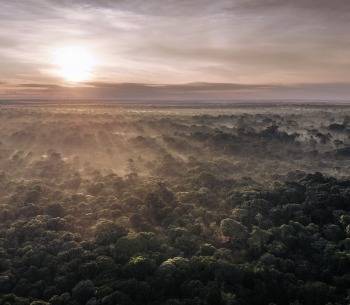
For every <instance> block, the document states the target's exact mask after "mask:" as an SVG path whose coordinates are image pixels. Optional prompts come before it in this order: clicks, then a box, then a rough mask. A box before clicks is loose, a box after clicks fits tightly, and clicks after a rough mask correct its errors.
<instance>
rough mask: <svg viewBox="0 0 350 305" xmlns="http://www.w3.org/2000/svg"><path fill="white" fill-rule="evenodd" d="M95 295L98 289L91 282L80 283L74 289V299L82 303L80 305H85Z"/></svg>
mask: <svg viewBox="0 0 350 305" xmlns="http://www.w3.org/2000/svg"><path fill="white" fill-rule="evenodd" d="M95 293H96V288H95V286H94V284H93V283H92V282H91V281H90V280H86V281H80V282H79V283H78V284H76V285H75V287H74V288H73V289H72V297H73V298H74V299H75V300H77V301H78V302H80V304H85V303H86V302H87V301H88V300H89V299H91V298H92V297H93V296H94V295H95Z"/></svg>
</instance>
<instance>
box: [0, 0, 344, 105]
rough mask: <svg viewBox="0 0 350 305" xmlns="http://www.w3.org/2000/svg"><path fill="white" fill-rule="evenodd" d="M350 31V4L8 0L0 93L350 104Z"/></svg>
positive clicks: (2, 11) (321, 0) (3, 2)
mask: <svg viewBox="0 0 350 305" xmlns="http://www.w3.org/2000/svg"><path fill="white" fill-rule="evenodd" d="M349 29H350V1H349V0H331V1H330V0H230V1H229V0H217V1H212V0H147V1H144V0H115V1H111V0H96V1H92V0H90V1H83V0H75V1H68V0H46V1H44V0H21V1H20V0H11V1H9V0H0V99H22V98H23V99H25V98H43V99H60V98H62V99H65V98H76V99H86V98H91V99H150V100H152V99H165V100H166V99H169V100H179V99H193V100H196V99H198V100H202V99H205V100H235V99H301V100H303V99H305V100H310V99H315V100H350V31H349ZM69 47H78V48H80V49H84V50H87V52H89V54H90V55H91V56H93V58H94V65H91V67H89V76H88V77H87V78H86V79H84V80H80V81H70V80H69V79H68V78H67V75H62V73H60V72H59V69H62V66H59V65H58V64H57V58H55V56H57V52H58V51H59V50H62V49H65V48H69ZM69 64H70V61H68V62H66V66H67V65H69ZM73 66H74V64H73Z"/></svg>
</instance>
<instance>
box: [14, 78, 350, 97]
mask: <svg viewBox="0 0 350 305" xmlns="http://www.w3.org/2000/svg"><path fill="white" fill-rule="evenodd" d="M12 88H14V90H15V92H16V96H14V97H17V98H39V99H47V98H50V99H79V100H82V99H86V100H116V101H117V100H119V101H120V100H125V101H127V100H149V101H176V100H212V101H218V100H225V101H230V100H246V99H280V100H285V99H305V100H307V99H313V100H314V99H319V100H329V99H338V100H348V99H349V96H350V83H332V84H330V83H328V84H324V83H311V84H291V85H285V84H237V83H188V84H147V83H143V84H141V83H139V84H136V83H102V82H86V83H84V84H81V85H76V86H75V87H72V86H71V87H65V86H59V85H55V84H44V83H41V84H39V83H38V84H30V83H27V84H19V85H12Z"/></svg>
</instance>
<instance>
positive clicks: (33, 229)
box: [0, 103, 350, 305]
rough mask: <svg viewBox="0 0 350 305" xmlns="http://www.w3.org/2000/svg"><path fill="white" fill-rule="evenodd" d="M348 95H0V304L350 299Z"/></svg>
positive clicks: (231, 304) (307, 303) (310, 304)
mask: <svg viewBox="0 0 350 305" xmlns="http://www.w3.org/2000/svg"><path fill="white" fill-rule="evenodd" d="M349 144H350V108H349V107H348V106H346V105H302V104H283V105H282V104H281V105H265V106H263V105H254V104H249V105H231V106H229V105H225V106H223V105H218V104H217V105H209V104H206V105H202V106H201V105H197V106H192V107H191V106H184V105H182V106H174V105H168V106H165V105H163V106H162V105H151V104H139V105H137V104H120V105H116V104H83V103H79V104H66V103H63V104H59V103H57V104H53V103H32V104H31V103H25V104H16V103H8V104H6V103H3V104H1V105H0V305H5V304H6V305H7V304H20V305H22V304H23V305H39V304H41V305H45V304H46V305H47V304H51V305H63V304H69V305H83V304H88V305H99V304H101V305H105V304H108V305H109V304H111V305H112V304H124V305H125V304H130V305H131V304H152V305H160V304H166V305H179V304H198V305H202V304H203V305H207V304H213V305H214V304H215V305H220V304H223V305H238V304H242V305H243V304H252V305H255V304H266V305H268V304H281V305H282V304H303V305H314V304H316V305H317V304H319V305H322V304H328V305H330V304H334V305H335V304H344V305H345V304H348V303H349V296H348V288H349V287H350V256H349V250H350V180H349V176H350V167H349V165H350V164H349V158H350V145H349Z"/></svg>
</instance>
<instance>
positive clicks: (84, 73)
mask: <svg viewBox="0 0 350 305" xmlns="http://www.w3.org/2000/svg"><path fill="white" fill-rule="evenodd" d="M54 58H55V59H54V63H55V64H56V65H57V66H58V67H59V68H60V69H59V70H58V71H57V72H56V73H57V74H58V75H59V76H61V77H63V78H64V79H65V80H67V81H69V82H81V81H85V80H87V79H89V78H90V77H91V75H92V70H93V68H94V67H95V66H96V59H95V57H94V56H93V55H92V54H91V53H90V52H89V51H88V50H87V49H86V48H84V47H80V46H71V47H65V48H61V49H58V50H57V51H56V52H55V54H54Z"/></svg>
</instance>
